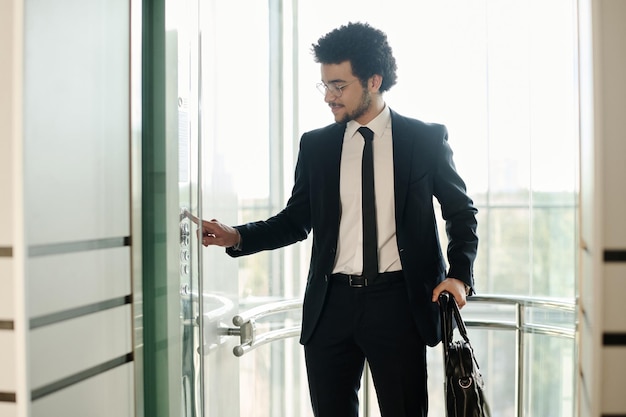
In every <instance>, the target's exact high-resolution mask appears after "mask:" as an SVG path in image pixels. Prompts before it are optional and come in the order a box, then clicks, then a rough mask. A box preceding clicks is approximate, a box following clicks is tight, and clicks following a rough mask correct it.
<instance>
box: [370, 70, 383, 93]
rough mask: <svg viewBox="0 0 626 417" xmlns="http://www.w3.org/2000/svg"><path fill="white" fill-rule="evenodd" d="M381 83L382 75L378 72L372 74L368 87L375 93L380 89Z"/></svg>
mask: <svg viewBox="0 0 626 417" xmlns="http://www.w3.org/2000/svg"><path fill="white" fill-rule="evenodd" d="M382 84H383V76H382V75H380V74H374V75H372V76H371V77H370V79H369V81H368V87H369V88H370V89H371V91H372V92H373V93H377V92H378V91H379V90H380V86H381V85H382Z"/></svg>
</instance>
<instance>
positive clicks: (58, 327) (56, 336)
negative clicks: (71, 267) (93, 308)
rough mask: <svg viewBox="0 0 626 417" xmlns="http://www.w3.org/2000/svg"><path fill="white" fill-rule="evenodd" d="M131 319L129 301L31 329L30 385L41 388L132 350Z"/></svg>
mask: <svg viewBox="0 0 626 417" xmlns="http://www.w3.org/2000/svg"><path fill="white" fill-rule="evenodd" d="M131 320H132V319H131V310H130V306H129V305H126V306H123V307H117V308H113V309H110V310H105V311H102V312H99V313H95V314H90V315H87V316H84V317H78V318H76V319H72V320H66V321H63V322H60V323H57V324H52V325H49V326H45V327H41V328H37V329H34V330H32V331H31V335H30V342H31V347H30V364H31V366H30V376H31V380H30V382H31V387H32V388H33V389H38V388H41V387H42V386H44V385H46V384H50V383H52V382H56V381H58V380H60V379H62V378H65V377H68V376H70V375H74V374H77V373H79V372H81V371H84V370H86V369H89V368H91V367H94V366H97V365H101V364H103V363H105V362H107V361H109V360H111V359H115V358H118V357H120V356H122V355H124V354H127V353H129V352H131V351H132V343H131ZM111 415H113V414H111Z"/></svg>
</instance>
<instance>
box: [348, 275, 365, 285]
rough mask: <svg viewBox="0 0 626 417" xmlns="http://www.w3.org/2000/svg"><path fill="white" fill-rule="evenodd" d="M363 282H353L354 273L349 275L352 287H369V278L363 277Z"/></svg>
mask: <svg viewBox="0 0 626 417" xmlns="http://www.w3.org/2000/svg"><path fill="white" fill-rule="evenodd" d="M363 282H364V283H363V284H356V283H353V281H352V275H348V283H349V284H350V286H351V287H352V288H363V287H367V278H363Z"/></svg>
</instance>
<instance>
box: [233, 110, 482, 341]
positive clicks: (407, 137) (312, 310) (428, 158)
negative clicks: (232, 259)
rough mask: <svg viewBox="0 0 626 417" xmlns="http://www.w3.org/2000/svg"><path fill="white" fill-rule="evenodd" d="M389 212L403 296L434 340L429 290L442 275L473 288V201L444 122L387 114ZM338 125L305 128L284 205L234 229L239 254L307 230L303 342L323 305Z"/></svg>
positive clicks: (334, 225) (435, 318) (435, 321)
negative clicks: (442, 231) (438, 218)
mask: <svg viewBox="0 0 626 417" xmlns="http://www.w3.org/2000/svg"><path fill="white" fill-rule="evenodd" d="M391 120H392V137H393V163H394V188H395V190H394V192H395V217H396V235H397V243H398V250H399V253H400V259H401V263H402V270H403V272H404V276H405V280H406V284H407V289H408V296H409V299H410V304H411V308H412V312H413V316H414V319H415V323H416V325H417V328H418V331H419V333H420V335H421V337H422V339H423V340H424V341H425V342H426V343H427V344H428V345H430V346H434V345H436V344H437V343H438V342H439V341H440V340H441V334H440V333H441V332H440V326H439V310H438V306H437V304H436V303H433V302H431V297H432V291H433V289H434V288H435V286H436V285H437V284H439V283H440V282H441V281H442V280H443V279H444V278H445V277H446V275H447V276H449V277H454V278H457V279H460V280H462V281H463V282H465V283H466V284H467V285H468V286H470V287H473V274H472V266H473V262H474V258H475V257H476V250H477V246H478V237H477V235H476V217H475V214H476V212H477V210H476V209H475V207H474V205H473V202H472V200H471V199H470V198H469V197H468V196H467V194H466V189H465V184H464V182H463V180H462V179H461V178H460V176H459V175H458V174H457V171H456V169H455V166H454V162H453V160H452V150H451V149H450V147H449V145H448V142H447V138H448V134H447V130H446V128H445V126H443V125H438V124H427V123H423V122H421V121H419V120H415V119H410V118H407V117H403V116H401V115H399V114H397V113H396V112H394V111H391ZM345 128H346V125H345V124H338V123H335V124H332V125H329V126H326V127H324V128H321V129H317V130H314V131H311V132H307V133H305V134H304V135H302V138H301V140H300V150H299V155H298V162H297V164H296V169H295V184H294V187H293V190H292V194H291V197H290V198H289V201H288V202H287V206H286V207H285V208H284V209H283V210H282V211H281V212H280V213H278V214H277V215H275V216H273V217H271V218H269V219H268V220H266V221H258V222H252V223H248V224H245V225H241V226H236V228H237V230H238V231H239V233H240V234H241V238H242V240H241V241H242V245H241V250H239V251H235V250H233V249H231V248H229V249H227V253H228V254H230V255H231V256H242V255H249V254H252V253H256V252H259V251H262V250H269V249H276V248H279V247H283V246H286V245H289V244H291V243H294V242H297V241H301V240H303V239H306V238H307V236H308V234H309V232H310V231H311V230H312V231H313V246H312V254H311V264H310V269H309V274H308V278H307V286H306V291H305V295H304V306H303V317H302V333H301V338H300V341H301V343H303V344H306V342H307V341H308V340H309V339H310V337H311V335H312V334H313V332H314V330H315V326H316V324H317V321H318V318H319V317H320V313H321V311H322V309H323V307H324V299H325V297H326V291H327V289H328V285H329V276H330V274H331V271H332V268H333V265H334V261H335V254H336V249H337V239H338V236H339V219H340V215H341V207H340V201H339V170H340V163H341V150H342V143H343V135H344V131H345ZM433 197H436V198H437V199H438V200H439V202H440V204H441V210H442V215H443V218H444V219H445V221H446V231H447V235H448V247H447V255H448V263H449V270H448V272H447V274H446V266H445V261H444V258H443V254H442V250H441V245H440V242H439V238H438V234H437V226H436V224H435V211H434V206H433Z"/></svg>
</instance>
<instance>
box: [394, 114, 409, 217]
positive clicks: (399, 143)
mask: <svg viewBox="0 0 626 417" xmlns="http://www.w3.org/2000/svg"><path fill="white" fill-rule="evenodd" d="M391 135H392V140H393V175H394V178H393V182H394V194H395V205H396V223H397V222H398V221H399V219H402V218H403V215H404V207H405V202H406V196H407V192H408V187H409V179H410V178H411V161H412V157H411V155H413V143H414V142H413V141H412V140H411V136H410V130H409V129H408V126H407V124H406V123H405V121H404V119H403V118H402V116H400V115H398V113H396V112H394V111H393V110H391Z"/></svg>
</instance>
